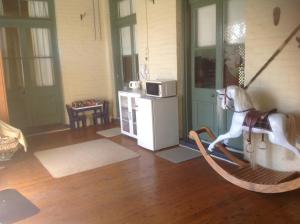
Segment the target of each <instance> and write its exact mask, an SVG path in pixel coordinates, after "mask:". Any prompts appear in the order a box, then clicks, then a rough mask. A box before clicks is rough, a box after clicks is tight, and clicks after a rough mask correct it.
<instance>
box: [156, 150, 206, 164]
mask: <svg viewBox="0 0 300 224" xmlns="http://www.w3.org/2000/svg"><path fill="white" fill-rule="evenodd" d="M156 155H157V156H159V157H161V158H163V159H166V160H168V161H170V162H172V163H181V162H184V161H187V160H190V159H194V158H197V157H200V156H201V154H200V152H199V151H196V150H194V149H190V148H186V147H181V146H178V147H175V148H172V149H168V150H164V151H160V152H157V153H156Z"/></svg>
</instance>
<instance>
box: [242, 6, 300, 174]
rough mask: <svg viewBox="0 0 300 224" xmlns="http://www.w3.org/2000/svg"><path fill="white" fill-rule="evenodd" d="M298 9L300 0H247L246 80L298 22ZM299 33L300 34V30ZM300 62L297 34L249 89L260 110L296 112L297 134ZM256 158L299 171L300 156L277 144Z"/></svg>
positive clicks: (299, 123) (271, 166) (269, 163)
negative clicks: (276, 17) (276, 13)
mask: <svg viewBox="0 0 300 224" xmlns="http://www.w3.org/2000/svg"><path fill="white" fill-rule="evenodd" d="M277 6H278V7H280V8H281V20H280V24H279V25H278V26H274V25H273V8H274V7H277ZM299 12H300V1H299V0H264V1H261V0H248V1H247V6H246V26H247V35H246V79H247V80H250V79H251V77H252V76H253V75H254V74H255V73H256V72H257V71H258V70H259V69H260V68H261V66H262V65H263V64H264V63H265V62H266V61H267V60H268V59H269V58H270V57H271V55H272V54H273V53H274V52H275V50H276V49H277V48H278V47H279V46H280V45H281V44H282V43H283V41H284V40H285V39H286V38H287V36H288V35H289V34H290V33H291V31H292V30H293V29H294V28H295V27H296V26H297V25H299V23H300V13H299ZM297 36H300V32H298V35H297ZM299 62H300V49H299V48H298V44H297V42H296V40H295V37H294V38H293V40H292V41H291V42H290V43H289V44H288V45H287V47H286V48H285V49H284V50H283V51H282V52H281V53H280V55H279V56H278V57H277V58H276V59H275V60H274V61H273V62H272V63H271V64H270V65H269V66H268V68H267V69H266V70H265V71H264V72H263V73H262V74H261V75H260V77H259V78H258V79H257V80H256V81H255V82H254V83H253V85H251V87H250V88H249V90H248V91H249V93H250V95H251V97H252V99H253V102H254V103H255V105H256V107H257V108H259V109H261V110H268V109H272V108H278V110H279V111H281V112H284V113H292V114H294V115H295V116H296V121H297V127H298V134H300V100H299V96H300V93H299V87H300V63H299ZM246 83H247V81H246ZM258 139H259V138H258ZM258 139H257V141H256V142H257V143H258V141H259V140H258ZM257 160H258V163H259V164H262V165H265V166H267V167H270V168H273V169H278V170H299V171H300V159H298V158H293V157H292V156H291V155H290V154H289V153H288V152H287V150H285V149H283V148H281V147H278V146H275V145H269V149H268V150H267V151H262V150H257Z"/></svg>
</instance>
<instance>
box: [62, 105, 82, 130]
mask: <svg viewBox="0 0 300 224" xmlns="http://www.w3.org/2000/svg"><path fill="white" fill-rule="evenodd" d="M66 108H67V112H68V115H69V121H70V127H71V129H74V128H76V124H77V128H79V127H80V122H81V123H82V127H86V116H85V115H84V114H82V115H79V114H78V113H77V112H75V111H74V110H73V109H72V108H71V107H70V106H69V105H66Z"/></svg>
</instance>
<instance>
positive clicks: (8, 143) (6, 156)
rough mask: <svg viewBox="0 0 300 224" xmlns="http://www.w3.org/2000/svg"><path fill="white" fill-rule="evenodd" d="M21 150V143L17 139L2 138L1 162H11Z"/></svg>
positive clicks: (0, 141)
mask: <svg viewBox="0 0 300 224" xmlns="http://www.w3.org/2000/svg"><path fill="white" fill-rule="evenodd" d="M18 149H19V142H18V140H17V139H16V138H11V137H7V136H5V137H3V136H0V161H7V160H10V159H11V157H12V156H13V155H14V153H15V152H16V151H18Z"/></svg>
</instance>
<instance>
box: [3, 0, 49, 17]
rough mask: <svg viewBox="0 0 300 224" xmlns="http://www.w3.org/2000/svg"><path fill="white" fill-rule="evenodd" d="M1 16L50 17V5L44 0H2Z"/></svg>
mask: <svg viewBox="0 0 300 224" xmlns="http://www.w3.org/2000/svg"><path fill="white" fill-rule="evenodd" d="M0 16H3V17H8V18H17V17H22V18H49V6H48V2H47V1H42V0H40V1H39V0H0Z"/></svg>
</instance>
